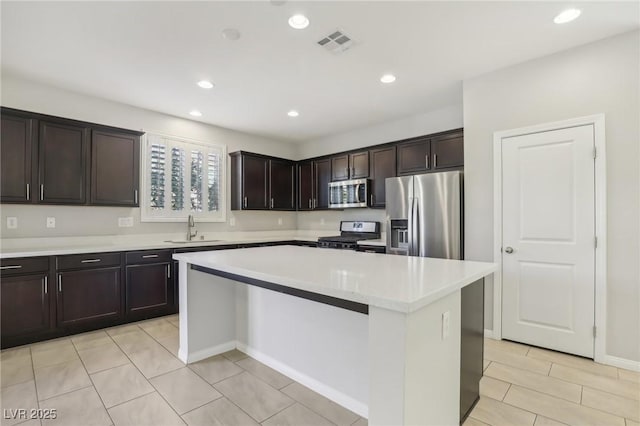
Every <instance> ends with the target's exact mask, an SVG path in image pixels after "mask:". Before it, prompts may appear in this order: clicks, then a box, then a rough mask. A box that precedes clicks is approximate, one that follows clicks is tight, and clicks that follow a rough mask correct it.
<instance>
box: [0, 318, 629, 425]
mask: <svg viewBox="0 0 640 426" xmlns="http://www.w3.org/2000/svg"><path fill="white" fill-rule="evenodd" d="M177 348H178V318H177V316H170V317H164V318H160V319H154V320H149V321H143V322H140V323H136V324H129V325H124V326H120V327H114V328H110V329H105V330H99V331H95V332H91V333H85V334H81V335H77V336H72V337H70V338H62V339H56V340H52V341H47V342H42V343H37V344H33V345H30V346H23V347H19V348H14V349H9V350H6V351H3V352H2V353H1V355H0V370H1V375H2V392H1V401H0V405H1V407H2V409H3V412H2V414H3V416H2V417H3V418H2V419H1V424H2V425H15V424H20V425H22V426H36V425H39V424H40V425H48V424H52V425H64V426H76V425H77V426H85V425H105V426H107V425H116V426H119V425H154V426H155V425H184V424H188V425H258V424H260V423H261V424H263V425H356V426H366V424H367V422H366V419H363V418H360V417H359V416H358V415H356V414H354V413H352V412H351V411H349V410H347V409H345V408H343V407H341V406H339V405H337V404H335V403H334V402H331V401H329V400H328V399H326V398H324V397H322V396H321V395H318V394H317V393H315V392H313V391H311V390H310V389H308V388H306V387H304V386H302V385H300V384H299V383H296V382H294V381H292V380H291V379H289V378H288V377H286V376H283V375H282V374H280V373H278V372H277V371H274V370H272V369H270V368H269V367H267V366H265V365H263V364H261V363H259V362H258V361H256V360H254V359H252V358H249V357H247V356H246V355H244V354H243V353H241V352H239V351H231V352H228V353H226V354H223V355H221V356H215V357H212V358H209V359H206V360H203V361H200V362H198V363H195V364H191V365H189V366H188V367H185V366H184V364H182V363H181V362H180V361H179V360H178V359H177V357H176V354H177V350H178V349H177ZM484 369H485V371H484V374H485V376H484V377H483V379H482V382H481V398H480V401H479V402H478V405H477V406H476V408H475V409H474V410H473V412H472V413H471V416H470V417H469V418H468V420H467V421H466V422H465V426H478V425H480V426H481V425H494V426H500V425H514V426H519V425H534V426H545V425H549V426H552V425H562V424H565V425H576V426H582V425H598V426H608V425H620V426H640V424H639V423H640V373H637V372H632V371H628V370H622V369H618V368H615V367H611V366H605V365H601V364H596V363H594V362H592V361H589V360H586V359H583V358H578V357H574V356H571V355H566V354H562V353H558V352H553V351H548V350H544V349H539V348H534V347H529V346H526V345H521V344H517V343H512V342H508V341H500V342H498V341H495V340H489V339H486V340H485V362H484ZM16 408H25V409H31V408H34V409H38V408H39V409H41V410H46V409H51V408H55V409H56V410H57V418H56V419H55V420H42V422H40V421H37V420H35V421H34V420H31V421H29V420H27V419H8V418H4V417H7V414H10V413H8V411H5V410H9V409H16Z"/></svg>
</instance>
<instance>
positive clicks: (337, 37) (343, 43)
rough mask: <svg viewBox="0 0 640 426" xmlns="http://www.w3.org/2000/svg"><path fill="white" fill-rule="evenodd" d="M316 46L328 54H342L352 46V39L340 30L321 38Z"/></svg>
mask: <svg viewBox="0 0 640 426" xmlns="http://www.w3.org/2000/svg"><path fill="white" fill-rule="evenodd" d="M318 44H319V45H320V46H322V47H324V48H325V49H327V50H328V51H329V52H332V53H342V52H344V51H345V50H347V49H349V48H350V47H351V46H352V45H353V39H352V38H351V37H349V36H348V35H347V34H345V32H344V31H342V30H335V31H334V32H333V33H331V34H329V35H328V36H326V37H323V38H322V39H321V40H320V41H318Z"/></svg>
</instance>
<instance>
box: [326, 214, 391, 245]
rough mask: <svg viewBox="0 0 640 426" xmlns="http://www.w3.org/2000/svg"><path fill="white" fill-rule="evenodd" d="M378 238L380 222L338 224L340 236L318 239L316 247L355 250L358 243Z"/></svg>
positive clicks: (343, 222) (344, 222) (345, 222)
mask: <svg viewBox="0 0 640 426" xmlns="http://www.w3.org/2000/svg"><path fill="white" fill-rule="evenodd" d="M378 238H380V222H348V221H342V222H340V235H337V236H335V237H320V238H318V247H321V248H336V249H346V250H355V249H356V247H357V245H358V244H357V243H358V241H362V240H376V239H378Z"/></svg>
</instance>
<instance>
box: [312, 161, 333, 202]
mask: <svg viewBox="0 0 640 426" xmlns="http://www.w3.org/2000/svg"><path fill="white" fill-rule="evenodd" d="M313 165H314V171H313V177H314V181H315V182H314V190H315V198H314V203H313V204H314V206H313V208H314V209H328V208H329V182H331V159H329V158H326V159H322V160H316V161H314V162H313Z"/></svg>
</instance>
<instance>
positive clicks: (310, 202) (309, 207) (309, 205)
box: [309, 198, 311, 208]
mask: <svg viewBox="0 0 640 426" xmlns="http://www.w3.org/2000/svg"><path fill="white" fill-rule="evenodd" d="M309 208H311V198H309Z"/></svg>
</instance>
